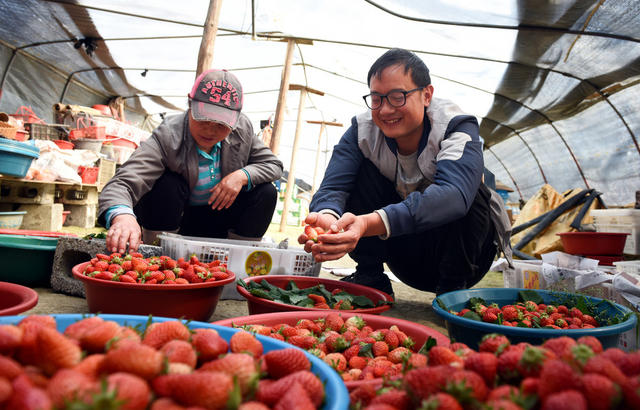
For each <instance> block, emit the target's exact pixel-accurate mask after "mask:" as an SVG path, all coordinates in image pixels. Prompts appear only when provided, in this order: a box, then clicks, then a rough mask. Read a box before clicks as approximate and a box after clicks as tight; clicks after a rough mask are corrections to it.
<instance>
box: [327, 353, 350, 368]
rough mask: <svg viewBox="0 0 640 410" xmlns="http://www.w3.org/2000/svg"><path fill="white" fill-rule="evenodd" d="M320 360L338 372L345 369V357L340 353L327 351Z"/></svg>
mask: <svg viewBox="0 0 640 410" xmlns="http://www.w3.org/2000/svg"><path fill="white" fill-rule="evenodd" d="M322 360H323V361H324V362H325V363H327V364H328V365H329V366H331V367H332V368H333V369H334V370H335V371H337V372H338V373H342V372H344V371H345V370H347V359H345V357H344V356H343V355H342V354H341V353H329V354H328V355H326V356H325V357H324V359H322Z"/></svg>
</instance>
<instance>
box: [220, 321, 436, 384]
mask: <svg viewBox="0 0 640 410" xmlns="http://www.w3.org/2000/svg"><path fill="white" fill-rule="evenodd" d="M321 310H323V309H321ZM327 313H329V312H327V311H326V309H324V310H323V311H322V312H318V311H317V310H316V311H313V312H311V311H309V312H274V313H264V314H260V315H251V316H241V317H233V318H230V319H225V320H219V321H217V322H212V323H213V324H214V325H220V326H229V327H234V326H236V327H237V326H243V325H265V326H274V325H277V324H280V323H285V324H287V325H291V326H295V324H296V323H298V321H299V320H300V319H310V320H316V319H318V318H321V317H325V316H326V315H327ZM340 315H341V316H342V317H343V318H344V319H345V320H346V319H348V318H350V317H351V316H360V317H361V318H362V319H364V321H365V322H366V323H367V325H369V326H371V327H372V328H373V330H377V329H388V328H389V327H391V326H393V325H396V326H398V328H399V329H400V330H402V331H403V332H404V333H406V334H407V336H409V337H411V339H413V341H414V342H416V344H415V346H416V349H419V348H420V347H422V345H424V343H425V342H426V341H427V339H429V337H432V338H434V339H436V342H437V343H438V346H445V347H446V346H449V337H447V336H445V335H443V334H442V333H440V332H438V331H437V330H435V329H432V328H430V327H427V326H424V325H421V324H418V323H414V322H410V321H408V320H404V319H398V318H395V317H390V316H382V315H372V314H366V313H364V314H362V313H358V312H353V311H351V312H344V311H342V312H340ZM382 382H383V380H382V378H378V379H372V380H353V381H348V382H345V385H346V386H347V389H348V390H349V391H351V390H353V389H355V388H356V387H359V386H361V385H363V384H373V385H374V387H375V386H380V385H382Z"/></svg>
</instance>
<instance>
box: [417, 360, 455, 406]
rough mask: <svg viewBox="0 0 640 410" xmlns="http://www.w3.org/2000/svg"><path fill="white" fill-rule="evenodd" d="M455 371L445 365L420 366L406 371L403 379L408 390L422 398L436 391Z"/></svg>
mask: <svg viewBox="0 0 640 410" xmlns="http://www.w3.org/2000/svg"><path fill="white" fill-rule="evenodd" d="M455 371H456V369H455V368H453V367H451V366H446V365H441V366H433V367H422V368H420V369H413V370H410V371H408V372H407V374H406V375H405V377H404V381H405V384H406V386H407V389H408V391H409V392H410V393H411V394H413V395H414V396H416V397H417V398H418V399H420V400H422V399H427V398H429V396H431V395H432V394H435V393H438V392H439V391H440V390H441V389H442V388H443V387H444V385H445V383H446V381H447V379H448V378H449V377H450V376H451V375H452V374H453V373H454V372H455Z"/></svg>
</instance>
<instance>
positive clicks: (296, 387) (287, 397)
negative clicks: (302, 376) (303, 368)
mask: <svg viewBox="0 0 640 410" xmlns="http://www.w3.org/2000/svg"><path fill="white" fill-rule="evenodd" d="M315 408H316V406H314V404H313V402H312V401H311V399H310V398H309V394H307V391H306V390H305V389H304V387H302V386H301V385H300V383H297V382H294V383H293V384H292V385H291V387H289V389H288V390H287V391H286V392H285V393H284V395H283V396H282V398H281V399H280V400H278V402H277V403H276V405H275V406H274V408H273V409H274V410H315Z"/></svg>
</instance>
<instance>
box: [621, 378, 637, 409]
mask: <svg viewBox="0 0 640 410" xmlns="http://www.w3.org/2000/svg"><path fill="white" fill-rule="evenodd" d="M622 392H623V394H624V404H625V406H627V407H629V408H632V409H640V377H638V376H634V377H630V378H629V381H628V382H627V383H626V384H624V385H623V386H622Z"/></svg>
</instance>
